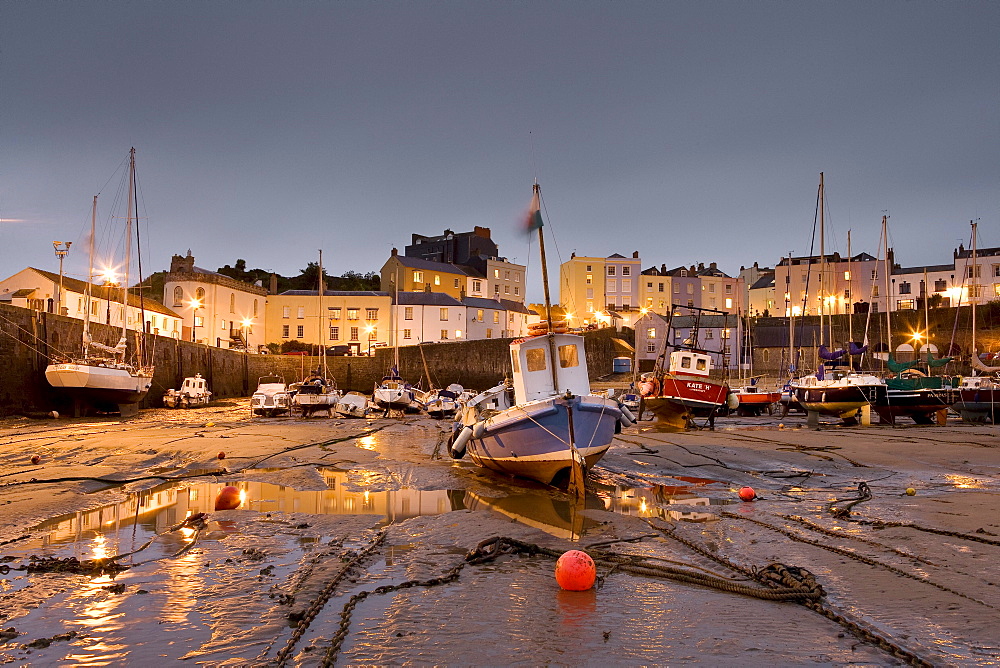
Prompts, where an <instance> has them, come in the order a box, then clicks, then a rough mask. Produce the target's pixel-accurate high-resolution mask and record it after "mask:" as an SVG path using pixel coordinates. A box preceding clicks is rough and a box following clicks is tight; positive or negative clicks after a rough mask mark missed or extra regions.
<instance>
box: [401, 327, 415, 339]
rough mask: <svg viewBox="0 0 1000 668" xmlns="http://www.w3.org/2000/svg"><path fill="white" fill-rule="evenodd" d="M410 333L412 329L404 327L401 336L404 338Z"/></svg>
mask: <svg viewBox="0 0 1000 668" xmlns="http://www.w3.org/2000/svg"><path fill="white" fill-rule="evenodd" d="M412 333H413V330H412V329H404V330H403V338H404V339H408V338H410V336H411V335H412Z"/></svg>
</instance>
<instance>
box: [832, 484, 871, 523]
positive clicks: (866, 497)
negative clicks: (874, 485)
mask: <svg viewBox="0 0 1000 668" xmlns="http://www.w3.org/2000/svg"><path fill="white" fill-rule="evenodd" d="M871 498H872V490H871V488H870V487H868V483H866V482H864V481H862V482H859V483H858V496H856V497H851V498H849V499H835V500H834V501H831V502H830V504H829V505H828V506H827V507H826V509H827V511H828V512H830V513H833V516H834V517H840V518H846V517H850V516H851V508H853V507H854V506H856V505H858V504H859V503H864V502H865V501H870V500H871ZM842 501H848V502H849V503H847V504H846V505H844V506H841V507H837V504H838V503H841V502H842Z"/></svg>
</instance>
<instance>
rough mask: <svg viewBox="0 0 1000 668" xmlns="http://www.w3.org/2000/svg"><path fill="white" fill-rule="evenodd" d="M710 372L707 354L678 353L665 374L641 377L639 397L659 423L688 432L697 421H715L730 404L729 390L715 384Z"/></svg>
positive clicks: (692, 349) (659, 373) (722, 385)
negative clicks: (698, 418)
mask: <svg viewBox="0 0 1000 668" xmlns="http://www.w3.org/2000/svg"><path fill="white" fill-rule="evenodd" d="M711 371H712V357H711V355H710V354H709V353H708V352H707V351H704V350H697V349H694V348H690V349H681V350H675V351H674V352H672V353H670V356H669V364H668V366H667V369H666V370H662V369H660V370H654V371H650V372H647V373H644V374H642V376H641V377H640V380H639V395H640V396H641V397H642V401H643V404H644V405H645V407H646V408H647V409H648V410H650V411H652V412H653V415H655V416H656V419H657V421H658V422H659V423H661V424H663V425H665V426H669V427H673V428H675V429H687V428H688V427H690V426H691V425H692V423H693V421H694V418H695V417H708V418H714V416H715V415H716V414H717V413H719V412H720V410H721V409H722V408H723V407H725V406H727V405H728V404H729V393H730V390H729V387H728V386H727V385H726V384H725V383H720V382H716V381H713V380H712V379H711V378H710V377H709V376H710V373H711ZM730 407H732V408H734V407H735V404H734V405H732V406H730Z"/></svg>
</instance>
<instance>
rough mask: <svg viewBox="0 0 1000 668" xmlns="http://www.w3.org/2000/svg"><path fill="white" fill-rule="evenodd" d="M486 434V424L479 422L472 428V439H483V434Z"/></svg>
mask: <svg viewBox="0 0 1000 668" xmlns="http://www.w3.org/2000/svg"><path fill="white" fill-rule="evenodd" d="M466 428H467V429H468V427H466ZM485 433H486V424H485V423H484V422H477V423H476V424H475V425H473V427H472V438H482V437H483V434H485Z"/></svg>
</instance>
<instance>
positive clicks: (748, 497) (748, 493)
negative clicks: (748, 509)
mask: <svg viewBox="0 0 1000 668" xmlns="http://www.w3.org/2000/svg"><path fill="white" fill-rule="evenodd" d="M739 494H740V499H742V500H743V501H753V500H754V499H756V498H757V492H755V491H753V487H740V492H739Z"/></svg>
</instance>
